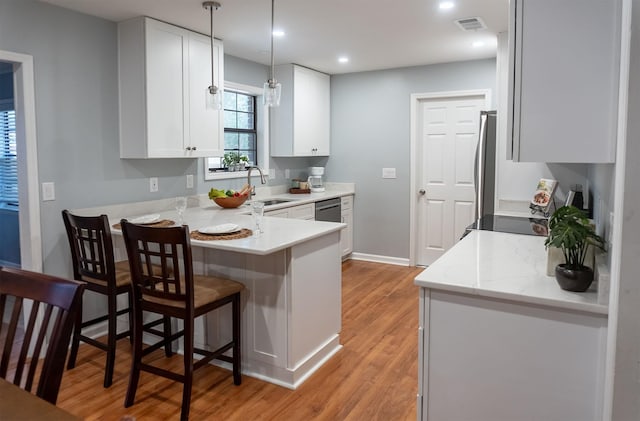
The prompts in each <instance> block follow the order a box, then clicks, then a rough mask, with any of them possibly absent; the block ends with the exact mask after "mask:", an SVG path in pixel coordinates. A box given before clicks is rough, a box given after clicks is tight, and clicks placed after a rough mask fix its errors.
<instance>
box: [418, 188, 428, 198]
mask: <svg viewBox="0 0 640 421" xmlns="http://www.w3.org/2000/svg"><path fill="white" fill-rule="evenodd" d="M426 192H427V191H426V190H425V189H420V190H418V193H420V194H421V195H422V196H424V194H425V193H426Z"/></svg>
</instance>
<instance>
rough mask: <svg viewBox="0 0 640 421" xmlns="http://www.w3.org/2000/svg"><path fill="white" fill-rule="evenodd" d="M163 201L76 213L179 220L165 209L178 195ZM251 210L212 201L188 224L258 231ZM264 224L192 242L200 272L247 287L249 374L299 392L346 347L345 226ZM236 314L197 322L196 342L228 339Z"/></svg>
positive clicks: (118, 242) (121, 255) (118, 243)
mask: <svg viewBox="0 0 640 421" xmlns="http://www.w3.org/2000/svg"><path fill="white" fill-rule="evenodd" d="M192 199H193V198H192ZM162 202H163V205H160V207H157V208H153V207H148V205H145V204H144V203H138V204H130V205H115V206H110V207H108V208H102V209H100V208H93V209H84V210H80V211H77V212H78V213H80V214H96V213H106V214H107V215H108V216H109V219H110V223H111V224H112V225H113V224H116V223H117V222H119V220H120V218H133V217H135V216H136V213H137V215H140V214H141V213H143V212H144V213H150V212H153V213H155V214H158V216H159V218H160V219H169V220H173V221H178V216H177V212H176V211H174V210H166V209H167V208H168V207H171V205H169V206H167V205H168V204H169V202H171V200H169V199H168V200H165V201H162ZM192 202H193V200H192ZM204 203H206V202H204ZM159 209H165V210H159ZM247 212H248V207H243V208H241V209H225V210H223V209H221V208H219V207H218V206H217V205H214V204H213V203H211V202H208V203H207V204H206V206H204V207H200V206H192V207H189V208H187V210H186V211H185V213H184V223H185V224H187V225H188V226H189V228H190V230H191V231H194V230H197V229H198V228H203V227H207V226H212V225H218V224H224V223H232V224H237V225H238V226H239V227H241V228H247V229H252V228H253V226H252V225H253V223H252V217H251V216H250V215H247V214H246V213H247ZM263 225H264V232H263V233H261V234H259V235H253V236H249V237H246V238H239V239H234V240H209V241H205V240H197V239H192V240H191V245H192V254H193V266H194V272H195V273H196V274H205V275H214V276H220V277H226V278H229V279H233V280H236V281H239V282H242V283H243V284H244V285H245V286H246V287H247V291H246V293H245V294H244V295H243V298H242V300H243V301H242V323H243V325H242V328H243V331H242V371H243V374H246V375H249V376H252V377H257V378H260V379H263V380H266V381H269V382H272V383H275V384H279V385H281V386H285V387H288V388H291V389H295V388H296V387H297V386H299V385H300V384H301V383H302V382H303V381H304V380H305V379H306V378H307V377H308V376H310V375H311V374H312V373H313V372H314V371H315V370H316V369H317V368H319V367H320V366H321V365H322V364H323V363H324V362H325V361H326V360H327V359H329V358H330V357H331V356H332V355H333V354H335V353H336V352H337V351H338V350H339V349H340V348H341V345H340V329H341V283H342V282H341V280H342V275H341V249H340V230H341V229H343V228H344V227H345V225H344V224H341V223H333V222H319V221H307V220H298V219H286V218H274V217H264V221H263ZM112 232H113V234H114V247H115V249H116V250H115V255H116V259H117V260H122V259H126V251H125V248H124V243H123V241H122V237H121V232H120V231H119V230H118V229H114V230H113V231H112ZM230 318H231V314H230V310H229V309H225V308H223V309H219V310H217V311H216V312H214V313H211V314H210V315H208V316H206V317H202V318H199V319H197V320H196V327H195V328H196V346H204V347H210V348H211V349H213V348H216V347H217V345H218V344H219V343H222V342H224V341H225V340H227V339H228V337H229V336H230V335H231V332H230V326H231V323H226V322H224V321H226V320H230ZM218 320H221V322H220V323H218ZM123 321H124V319H123Z"/></svg>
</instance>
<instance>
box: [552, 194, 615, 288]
mask: <svg viewBox="0 0 640 421" xmlns="http://www.w3.org/2000/svg"><path fill="white" fill-rule="evenodd" d="M544 244H545V246H546V247H547V248H549V247H557V248H559V249H561V250H562V254H563V255H564V260H565V263H562V264H559V265H557V266H556V268H555V277H556V280H557V281H558V284H559V285H560V288H562V289H564V290H567V291H574V292H583V291H586V290H587V289H588V288H589V286H590V285H591V282H593V269H592V268H590V267H588V266H585V264H584V260H585V257H586V255H587V250H588V249H589V247H596V248H598V249H600V250H603V251H604V249H605V248H604V245H605V241H604V239H603V238H602V237H600V236H599V235H597V234H596V233H595V229H594V227H593V225H591V223H590V222H589V219H588V218H587V217H586V216H585V214H584V213H583V212H582V211H581V210H580V209H578V208H576V207H575V206H563V207H561V208H559V209H558V210H556V211H555V212H554V213H553V215H551V218H550V219H549V236H548V237H547V240H546V241H545V243H544Z"/></svg>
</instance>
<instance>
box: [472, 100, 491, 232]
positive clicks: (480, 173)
mask: <svg viewBox="0 0 640 421" xmlns="http://www.w3.org/2000/svg"><path fill="white" fill-rule="evenodd" d="M487 120H488V117H487V113H486V112H484V111H481V112H480V132H479V135H478V148H477V149H476V160H475V168H474V182H475V190H476V209H475V219H476V220H477V219H478V218H480V217H481V216H482V212H483V210H484V202H483V196H484V171H485V159H486V157H485V143H486V138H487Z"/></svg>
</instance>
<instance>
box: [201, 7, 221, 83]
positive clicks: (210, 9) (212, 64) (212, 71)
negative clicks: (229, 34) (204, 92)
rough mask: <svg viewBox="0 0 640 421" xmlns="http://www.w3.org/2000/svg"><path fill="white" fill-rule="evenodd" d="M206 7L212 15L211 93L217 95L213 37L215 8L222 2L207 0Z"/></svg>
mask: <svg viewBox="0 0 640 421" xmlns="http://www.w3.org/2000/svg"><path fill="white" fill-rule="evenodd" d="M203 6H204V8H205V9H209V15H210V17H211V86H209V93H210V94H211V95H215V94H217V93H218V87H217V86H216V83H215V80H216V79H215V71H214V63H213V54H214V38H213V9H214V8H215V9H216V10H218V8H219V7H221V6H220V3H218V2H215V1H206V2H204V3H203Z"/></svg>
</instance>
